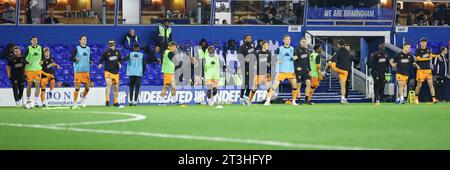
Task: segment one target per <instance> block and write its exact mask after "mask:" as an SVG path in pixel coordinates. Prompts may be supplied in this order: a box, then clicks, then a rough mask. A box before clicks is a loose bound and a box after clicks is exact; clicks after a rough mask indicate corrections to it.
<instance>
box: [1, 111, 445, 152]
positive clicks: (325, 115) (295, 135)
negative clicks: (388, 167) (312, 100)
mask: <svg viewBox="0 0 450 170" xmlns="http://www.w3.org/2000/svg"><path fill="white" fill-rule="evenodd" d="M449 109H450V104H449V103H439V104H435V105H429V104H425V103H424V104H421V105H412V104H406V105H394V104H382V105H381V106H374V105H372V104H349V105H340V104H316V105H313V106H306V105H301V106H298V107H293V106H289V105H272V106H270V107H265V106H262V105H257V106H250V107H243V106H238V105H226V106H224V109H216V108H214V107H208V106H199V105H195V106H194V105H188V106H186V107H180V106H167V107H159V106H137V107H126V108H124V109H118V108H113V107H108V108H106V107H87V108H85V109H78V110H44V109H41V108H38V109H34V110H25V109H22V108H12V107H7V108H0V149H322V148H323V149H334V148H335V149H340V148H339V146H345V147H350V148H352V147H359V148H377V149H450V133H449V132H450V110H449ZM93 111H97V112H126V113H134V114H139V115H145V116H146V119H144V120H140V121H132V122H123V123H110V124H96V125H75V126H68V127H69V128H78V129H90V130H97V131H98V130H108V131H112V132H118V133H123V131H126V132H131V133H132V134H131V135H126V134H110V133H109V134H108V133H100V132H99V133H97V131H96V133H91V132H84V131H66V130H53V129H42V128H32V127H17V126H6V125H7V124H8V123H14V124H20V125H22V124H26V125H29V124H32V125H51V124H55V123H71V122H72V123H74V122H92V121H105V120H118V119H128V118H130V117H129V116H125V115H110V114H95V113H91V112H93ZM138 133H151V134H152V135H150V136H146V135H140V134H138ZM155 133H156V134H157V135H156V136H155ZM161 134H162V136H158V135H161ZM166 134H170V135H175V136H176V137H167V136H164V135H166ZM183 135H188V137H191V136H196V137H198V136H200V137H202V138H201V139H202V140H198V139H186V138H183V137H186V136H183ZM180 136H181V137H180ZM203 137H205V138H207V139H206V140H203V139H204V138H203ZM212 137H221V138H220V139H221V140H222V139H238V141H234V142H229V141H215V139H216V138H212ZM246 139H251V140H252V141H257V143H255V142H250V143H246V142H242V141H241V140H246ZM261 141H262V142H267V141H269V143H270V142H272V143H273V142H275V144H269V145H266V144H261V143H259V142H261ZM277 142H285V143H289V144H293V146H292V145H290V146H285V145H280V144H279V143H277Z"/></svg>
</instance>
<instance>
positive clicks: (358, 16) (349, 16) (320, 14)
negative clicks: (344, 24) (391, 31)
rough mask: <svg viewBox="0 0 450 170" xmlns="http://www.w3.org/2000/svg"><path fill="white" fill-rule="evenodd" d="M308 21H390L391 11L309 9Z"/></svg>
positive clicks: (382, 9) (384, 9) (374, 9)
mask: <svg viewBox="0 0 450 170" xmlns="http://www.w3.org/2000/svg"><path fill="white" fill-rule="evenodd" d="M308 19H330V20H391V19H392V10H391V9H387V8H351V9H349V8H344V9H341V8H309V9H308Z"/></svg>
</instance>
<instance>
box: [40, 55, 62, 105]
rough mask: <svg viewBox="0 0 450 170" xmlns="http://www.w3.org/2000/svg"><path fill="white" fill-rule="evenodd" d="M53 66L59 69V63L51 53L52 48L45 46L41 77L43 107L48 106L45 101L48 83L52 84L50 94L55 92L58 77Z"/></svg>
mask: <svg viewBox="0 0 450 170" xmlns="http://www.w3.org/2000/svg"><path fill="white" fill-rule="evenodd" d="M53 67H56V68H58V69H59V65H58V64H56V63H55V61H54V60H53V57H52V56H51V55H50V49H49V48H47V47H45V48H44V57H43V58H42V79H41V102H42V107H46V106H47V103H46V101H45V98H46V94H45V90H46V88H47V85H50V95H52V94H53V89H55V83H56V77H55V70H54V69H53Z"/></svg>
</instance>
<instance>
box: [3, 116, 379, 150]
mask: <svg viewBox="0 0 450 170" xmlns="http://www.w3.org/2000/svg"><path fill="white" fill-rule="evenodd" d="M88 113H95V114H114V115H125V116H131V117H132V118H128V119H116V120H108V121H92V122H78V123H57V124H52V125H39V124H20V123H0V126H9V127H20V128H34V129H48V130H59V131H71V132H82V133H83V132H84V133H96V134H111V135H129V136H145V137H155V138H163V139H185V140H198V141H209V142H227V143H240V144H253V145H266V146H278V147H288V148H298V149H321V150H380V149H378V148H364V147H351V146H333V145H319V144H302V143H291V142H282V141H271V140H256V139H241V138H226V137H211V136H198V135H186V134H166V133H153V132H138V131H117V130H102V129H88V128H74V127H64V126H74V125H94V124H95V125H98V124H110V123H123V122H130V121H139V120H143V119H145V118H146V117H145V116H144V115H139V114H133V113H120V112H97V111H95V112H88Z"/></svg>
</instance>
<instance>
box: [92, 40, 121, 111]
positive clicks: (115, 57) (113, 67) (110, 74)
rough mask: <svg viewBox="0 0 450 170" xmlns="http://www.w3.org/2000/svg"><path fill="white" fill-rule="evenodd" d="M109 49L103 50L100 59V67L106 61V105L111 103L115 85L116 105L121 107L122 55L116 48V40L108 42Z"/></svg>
mask: <svg viewBox="0 0 450 170" xmlns="http://www.w3.org/2000/svg"><path fill="white" fill-rule="evenodd" d="M108 44H109V49H108V50H106V51H105V52H103V54H102V56H101V57H100V60H99V65H98V68H102V66H103V63H105V79H106V90H105V91H106V102H105V103H106V104H105V105H106V106H109V105H110V102H109V94H110V93H111V86H113V87H114V91H113V92H114V106H116V107H119V106H120V105H119V103H118V97H119V83H120V82H119V71H120V69H121V68H122V55H121V54H120V51H119V50H117V49H116V42H115V41H113V40H110V41H109V42H108Z"/></svg>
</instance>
